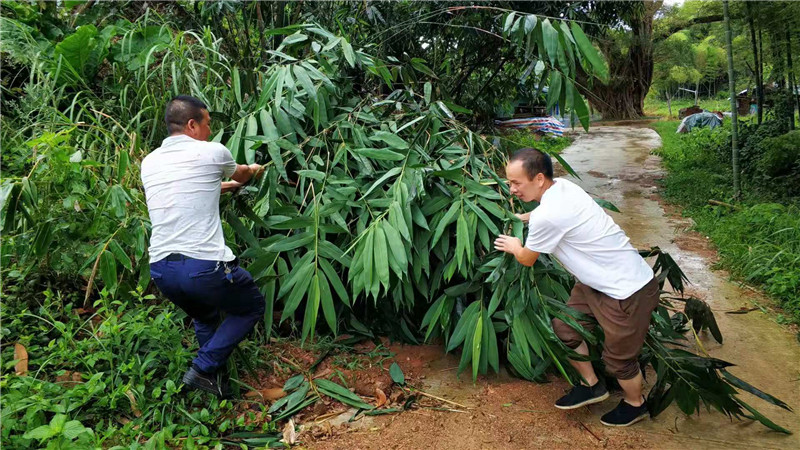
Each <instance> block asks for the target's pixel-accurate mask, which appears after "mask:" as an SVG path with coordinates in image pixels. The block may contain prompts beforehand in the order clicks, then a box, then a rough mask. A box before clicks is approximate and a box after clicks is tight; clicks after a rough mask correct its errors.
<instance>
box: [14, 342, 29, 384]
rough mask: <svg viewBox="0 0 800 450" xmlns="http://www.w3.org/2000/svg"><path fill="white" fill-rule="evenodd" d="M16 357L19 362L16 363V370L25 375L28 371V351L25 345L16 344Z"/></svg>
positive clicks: (18, 373)
mask: <svg viewBox="0 0 800 450" xmlns="http://www.w3.org/2000/svg"><path fill="white" fill-rule="evenodd" d="M14 359H15V360H16V361H17V363H16V364H15V365H14V371H15V372H16V373H17V375H19V376H23V375H25V374H27V373H28V351H27V350H25V346H24V345H22V344H20V343H16V344H14Z"/></svg>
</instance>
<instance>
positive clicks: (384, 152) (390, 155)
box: [350, 148, 405, 161]
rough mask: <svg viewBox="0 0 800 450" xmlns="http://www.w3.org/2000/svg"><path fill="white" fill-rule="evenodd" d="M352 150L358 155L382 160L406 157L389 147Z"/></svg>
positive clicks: (400, 159)
mask: <svg viewBox="0 0 800 450" xmlns="http://www.w3.org/2000/svg"><path fill="white" fill-rule="evenodd" d="M350 151H351V152H353V153H355V154H357V155H361V156H366V157H367V158H372V159H378V160H382V161H402V160H404V159H405V156H404V155H402V154H400V153H397V152H393V151H391V150H389V149H388V148H354V149H350Z"/></svg>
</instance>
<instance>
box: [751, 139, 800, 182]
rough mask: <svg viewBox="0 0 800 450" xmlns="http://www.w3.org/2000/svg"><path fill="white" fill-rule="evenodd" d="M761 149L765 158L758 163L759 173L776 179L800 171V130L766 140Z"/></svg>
mask: <svg viewBox="0 0 800 450" xmlns="http://www.w3.org/2000/svg"><path fill="white" fill-rule="evenodd" d="M760 147H761V148H762V149H763V156H762V157H761V159H760V160H759V161H758V163H757V167H758V169H759V172H761V173H763V174H764V175H767V176H769V177H773V178H775V177H783V176H789V175H791V174H793V173H794V174H795V175H797V174H798V172H799V171H800V167H799V166H798V164H800V130H797V131H792V132H789V133H786V134H784V135H782V136H778V137H774V138H768V139H765V140H764V141H762V142H761V145H760Z"/></svg>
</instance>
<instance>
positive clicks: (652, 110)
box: [644, 95, 731, 118]
mask: <svg viewBox="0 0 800 450" xmlns="http://www.w3.org/2000/svg"><path fill="white" fill-rule="evenodd" d="M692 105H694V99H690V98H679V99H675V100H673V101H672V118H677V117H678V111H679V110H680V109H681V108H688V107H690V106H692ZM697 106H699V107H701V108H703V109H705V110H707V111H730V109H731V102H730V100H727V99H700V100H699V101H698V102H697ZM644 113H645V115H646V116H660V117H665V118H666V117H669V108H668V107H667V102H665V101H664V100H660V99H656V98H653V96H651V95H648V96H647V97H646V98H645V99H644Z"/></svg>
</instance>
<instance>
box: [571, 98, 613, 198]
mask: <svg viewBox="0 0 800 450" xmlns="http://www.w3.org/2000/svg"><path fill="white" fill-rule="evenodd" d="M572 93H573V96H574V98H573V101H572V105H573V107H574V108H575V114H577V115H578V120H580V121H581V126H583V129H584V130H586V131H589V119H590V117H589V110H588V109H587V108H586V103H585V102H584V101H583V97H581V94H580V93H579V92H578V90H577V89H573V91H572ZM601 206H602V205H601ZM612 211H613V210H612ZM617 212H619V211H617Z"/></svg>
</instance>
